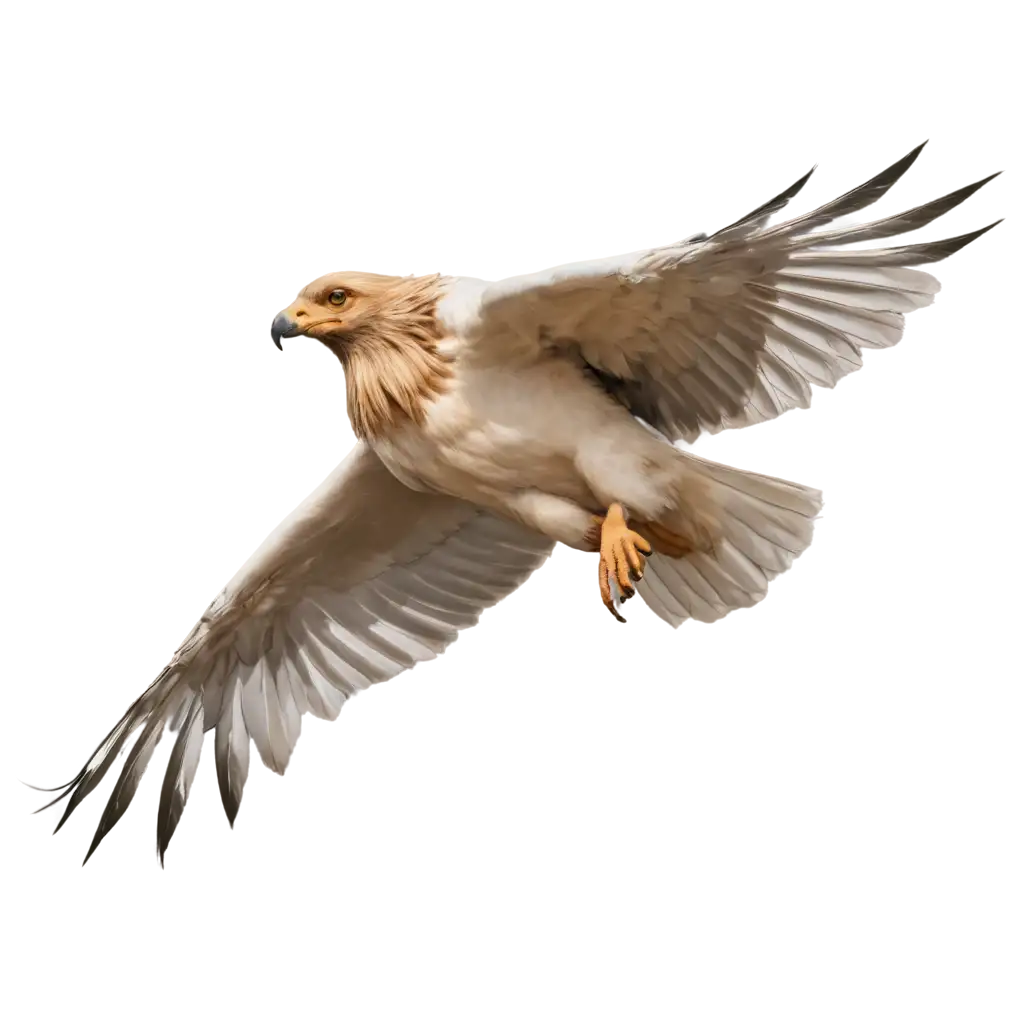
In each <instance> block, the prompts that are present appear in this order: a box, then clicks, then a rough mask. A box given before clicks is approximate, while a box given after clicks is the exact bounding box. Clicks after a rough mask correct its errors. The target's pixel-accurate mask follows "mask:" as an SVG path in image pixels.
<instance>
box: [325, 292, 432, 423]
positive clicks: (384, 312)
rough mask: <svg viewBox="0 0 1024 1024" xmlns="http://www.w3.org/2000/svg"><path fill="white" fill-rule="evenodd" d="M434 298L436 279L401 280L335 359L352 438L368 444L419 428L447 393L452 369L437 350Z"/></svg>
mask: <svg viewBox="0 0 1024 1024" xmlns="http://www.w3.org/2000/svg"><path fill="white" fill-rule="evenodd" d="M440 296H441V284H440V278H439V277H437V276H433V277H419V278H403V279H401V280H400V282H398V283H396V284H395V286H393V287H392V288H389V289H388V291H387V292H386V293H385V294H384V295H382V296H381V297H380V298H379V299H378V303H379V308H378V309H377V310H375V311H374V314H373V315H372V316H368V317H367V318H366V320H365V321H364V322H363V324H362V325H361V326H360V327H359V329H358V330H357V331H356V332H354V334H353V335H352V336H351V338H350V339H349V340H348V341H347V343H346V345H345V346H344V349H343V350H342V351H340V352H339V353H338V355H339V358H340V359H341V362H342V365H343V366H344V367H345V381H346V388H347V392H348V415H349V419H350V420H351V421H352V429H353V431H354V432H355V434H356V436H357V437H359V438H362V439H366V440H373V439H376V438H380V437H383V436H385V435H386V434H388V433H390V432H391V431H392V430H395V429H396V428H398V427H401V426H402V425H404V424H406V423H410V422H411V423H417V424H418V423H422V422H423V420H424V418H425V416H426V410H427V406H428V405H429V404H430V402H432V401H433V400H434V399H435V398H437V397H438V396H439V395H441V394H443V393H444V392H445V390H446V389H447V387H448V382H449V381H450V379H451V377H452V367H451V362H450V360H449V359H448V358H447V357H446V356H445V355H443V354H442V353H441V351H440V349H439V342H440V341H441V339H442V337H443V335H444V331H443V328H442V327H441V325H440V324H439V322H438V320H437V316H436V307H437V300H438V299H439V298H440Z"/></svg>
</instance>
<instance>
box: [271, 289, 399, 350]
mask: <svg viewBox="0 0 1024 1024" xmlns="http://www.w3.org/2000/svg"><path fill="white" fill-rule="evenodd" d="M403 280H405V279H404V278H401V277H390V276H387V275H385V274H364V273H356V272H349V273H338V274H327V275H326V276H324V277H319V278H317V279H316V280H315V281H313V282H312V283H311V284H308V285H306V287H305V288H303V289H302V291H300V292H299V295H298V298H296V300H295V301H294V302H293V303H292V304H291V305H290V306H289V307H288V308H287V309H283V310H281V312H280V313H278V314H277V316H276V317H274V322H273V324H272V325H271V327H270V336H271V338H273V339H274V344H275V345H276V346H277V347H278V348H281V339H282V338H295V337H298V336H299V335H300V334H304V335H306V336H307V337H310V338H315V339H316V340H317V341H320V342H322V343H323V344H324V345H326V346H327V347H328V348H329V349H331V350H332V351H333V352H334V353H335V354H337V355H342V354H343V351H344V348H345V345H346V343H347V342H348V341H350V340H351V339H352V338H353V337H354V336H355V335H357V334H358V333H359V332H360V331H361V330H365V329H366V328H368V327H370V326H372V324H373V322H374V321H375V320H376V319H378V318H379V317H381V316H382V314H384V310H385V307H386V305H387V303H386V299H387V297H388V295H389V294H390V293H392V292H393V291H394V290H395V288H396V285H398V284H400V283H401V282H402V281H403Z"/></svg>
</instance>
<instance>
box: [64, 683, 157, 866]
mask: <svg viewBox="0 0 1024 1024" xmlns="http://www.w3.org/2000/svg"><path fill="white" fill-rule="evenodd" d="M173 693H174V690H173V688H171V689H168V691H167V692H166V693H165V694H164V696H163V697H162V698H161V700H160V703H159V704H158V705H157V706H156V707H155V708H154V709H153V710H152V712H150V715H149V717H148V719H147V721H146V724H145V725H144V726H143V728H142V732H141V733H140V734H139V738H138V739H137V740H136V741H135V746H133V747H132V749H131V750H130V751H129V753H128V758H127V760H126V761H125V764H124V768H122V769H121V774H120V775H119V776H118V779H117V782H116V783H115V784H114V789H113V792H112V793H111V794H110V799H109V800H108V801H107V806H106V807H105V808H104V811H103V815H102V817H101V818H100V823H99V825H97V827H96V833H95V834H94V835H93V837H92V843H91V844H90V845H89V852H88V853H86V855H85V860H83V861H82V863H83V864H87V863H88V861H89V858H90V857H91V856H92V855H93V854H94V853H95V852H96V848H97V847H98V846H99V845H100V843H101V842H102V841H103V837H104V836H105V835H106V834H107V833H108V832H109V831H110V830H111V829H112V828H113V827H114V826H115V825H116V824H117V823H118V821H119V820H120V819H121V815H122V814H124V812H125V811H126V810H127V809H128V805H129V804H130V803H131V802H132V798H133V797H134V796H135V793H136V791H137V790H138V788H139V782H140V781H141V779H142V775H143V773H144V772H145V770H146V767H147V766H148V764H149V760H150V758H151V757H152V756H153V751H154V750H155V749H156V745H157V743H159V742H160V736H161V734H162V733H163V729H164V724H165V722H166V719H167V713H168V711H169V710H170V708H169V707H168V701H169V700H170V697H171V696H172V694H173Z"/></svg>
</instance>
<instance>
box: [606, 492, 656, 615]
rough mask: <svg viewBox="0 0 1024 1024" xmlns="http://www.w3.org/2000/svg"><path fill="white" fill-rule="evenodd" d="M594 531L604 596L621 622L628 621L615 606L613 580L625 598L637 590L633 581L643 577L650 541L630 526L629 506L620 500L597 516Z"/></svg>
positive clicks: (609, 607) (609, 609)
mask: <svg viewBox="0 0 1024 1024" xmlns="http://www.w3.org/2000/svg"><path fill="white" fill-rule="evenodd" d="M598 531H600V534H599V536H598V535H597V534H598ZM594 533H595V536H594V542H595V545H596V547H597V550H598V551H600V552H601V558H600V561H599V563H598V583H599V584H600V587H601V600H602V601H603V602H604V606H605V608H607V609H608V611H610V612H611V613H612V615H614V616H615V618H616V619H618V620H619V622H625V621H626V620H625V619H624V618H623V617H622V616H621V615H620V614H619V613H618V611H617V609H616V607H615V601H614V599H613V597H612V582H613V581H614V584H615V587H617V588H618V591H619V593H620V594H621V595H622V600H623V601H625V600H628V599H629V598H631V597H632V596H633V594H635V593H636V589H635V587H634V586H633V584H634V583H636V582H637V581H638V580H640V579H641V578H642V577H643V574H644V565H645V564H646V562H645V558H644V556H645V555H649V554H650V553H651V545H650V544H649V543H648V542H647V541H646V540H645V539H644V538H643V537H641V536H640V534H639V533H636V532H634V531H633V530H631V529H630V528H629V524H628V523H627V522H626V510H625V509H624V508H623V507H622V506H621V505H620V504H619V503H618V502H617V501H616V502H613V503H612V504H611V505H609V506H608V512H607V513H606V514H605V516H604V517H603V518H595V521H594Z"/></svg>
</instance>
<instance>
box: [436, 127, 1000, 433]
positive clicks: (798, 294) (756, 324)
mask: <svg viewBox="0 0 1024 1024" xmlns="http://www.w3.org/2000/svg"><path fill="white" fill-rule="evenodd" d="M921 149H922V146H918V147H917V148H916V149H914V150H913V151H912V152H910V153H909V154H908V155H907V156H905V157H904V158H903V159H902V160H899V161H897V162H896V163H895V164H893V165H892V166H891V167H889V168H888V169H887V170H885V171H883V172H882V173H881V174H879V175H877V176H876V177H874V178H872V179H871V180H870V181H868V182H865V183H864V184H863V185H861V186H860V187H858V188H855V189H854V190H853V191H852V192H848V193H847V194H846V195H844V196H842V197H840V198H839V199H836V200H834V201H832V202H830V203H826V204H825V205H824V206H822V207H819V208H818V209H817V210H814V211H812V212H811V213H808V214H805V215H804V216H802V217H797V218H795V219H793V220H790V221H787V222H785V223H782V224H778V225H777V226H774V227H769V226H768V221H769V219H770V218H771V216H772V215H773V214H774V213H776V212H778V211H779V210H781V209H782V208H783V207H784V206H785V205H786V204H787V203H788V202H789V201H790V200H791V199H792V198H793V197H794V196H795V195H796V194H797V192H799V191H800V189H801V188H802V187H803V185H804V184H805V183H806V181H807V179H808V178H809V177H810V174H809V173H808V174H807V175H805V176H804V177H803V178H801V179H800V180H799V181H797V182H796V183H795V184H794V185H792V186H791V187H790V188H788V189H786V191H785V192H782V193H781V194H780V195H778V196H776V197H775V198H774V199H772V200H770V201H769V202H767V203H765V204H764V205H763V206H761V207H758V209H756V210H754V211H752V212H751V213H749V214H747V216H745V217H742V218H740V219H739V220H738V221H736V222H735V223H734V224H730V225H729V226H728V227H726V228H723V229H722V230H721V231H719V232H717V233H716V234H714V235H712V236H711V237H710V238H709V237H706V236H703V235H698V236H694V237H693V238H690V239H687V240H686V241H685V242H680V243H677V244H675V245H669V246H666V247H664V248H660V249H653V250H647V251H643V252H636V253H630V254H629V255H626V256H617V257H612V258H610V259H605V260H596V261H593V262H590V263H579V264H571V265H568V266H564V267H556V268H554V269H551V270H546V271H543V272H541V273H539V274H531V275H528V276H525V277H516V278H509V279H508V280H505V281H500V282H497V283H494V284H491V285H488V286H486V287H484V288H482V289H480V290H479V291H478V293H477V296H476V300H475V301H473V300H472V299H471V300H470V301H468V302H466V301H463V302H461V303H460V302H459V301H458V299H457V297H455V301H453V303H452V304H451V305H450V306H449V308H450V309H451V310H452V312H453V315H455V316H457V317H458V318H459V320H460V324H459V328H460V330H461V331H462V332H463V334H464V336H468V337H469V338H470V340H471V341H472V342H473V344H474V349H475V352H476V354H477V355H478V356H479V357H480V358H492V359H500V360H509V361H512V360H516V359H530V358H535V357H537V356H539V355H540V354H541V353H543V352H544V351H545V350H560V351H563V352H571V353H572V354H574V355H575V356H576V357H578V358H579V359H580V360H581V364H582V365H583V366H585V367H586V368H587V369H589V370H590V371H591V372H592V373H593V374H594V376H595V377H596V378H597V379H598V380H599V381H600V382H601V384H602V385H603V386H604V387H605V388H606V389H607V390H608V391H609V392H610V393H611V394H613V395H614V396H615V397H616V398H617V399H618V400H619V401H620V402H622V404H623V405H625V406H626V407H627V408H628V409H629V410H630V411H631V412H632V413H633V414H634V415H636V416H638V417H639V418H640V419H642V420H645V421H646V422H647V423H649V424H650V425H651V426H653V427H655V428H656V429H658V430H659V431H661V432H662V433H663V434H665V435H666V436H668V437H669V438H670V439H671V440H673V441H675V440H680V439H682V440H686V441H693V440H695V439H696V438H697V436H698V435H699V434H700V433H701V432H702V431H707V432H709V433H716V432H718V431H720V430H724V429H727V428H729V427H743V426H747V425H749V424H751V423H758V422H760V421H762V420H767V419H772V418H774V417H775V416H778V415H780V414H781V413H783V412H785V411H786V410H787V409H793V408H796V407H800V408H806V407H807V406H808V405H809V404H810V400H811V387H810V386H811V385H812V384H817V385H820V386H821V387H833V386H834V385H835V384H836V382H837V381H838V380H839V379H840V378H841V377H844V376H845V375H846V374H848V373H851V372H852V371H854V370H856V369H859V368H860V366H861V349H862V348H886V347H888V346H890V345H893V344H895V343H896V342H897V341H898V340H899V339H900V336H901V335H902V333H903V314H904V313H906V312H908V311H910V310H913V309H918V308H919V307H921V306H926V305H928V304H929V303H930V302H931V301H932V299H933V297H934V295H935V293H936V292H937V291H938V289H939V284H938V282H937V281H936V280H935V278H934V277H932V276H931V275H929V274H927V273H924V272H922V271H918V270H912V269H909V268H911V267H914V266H917V265H919V264H923V263H933V262H935V261H937V260H941V259H943V258H944V257H946V256H949V255H950V254H951V253H954V252H956V251H957V250H958V249H960V248H962V247H963V246H965V245H966V244H967V243H968V242H971V241H973V240H974V239H975V238H977V237H978V236H979V235H981V234H983V233H984V232H985V231H988V230H989V228H991V227H994V226H995V225H992V224H990V225H989V226H988V227H985V228H982V229H981V230H979V231H973V232H971V233H969V234H965V235H960V236H958V237H956V238H948V239H945V240H943V241H939V242H931V243H925V244H920V245H904V246H898V247H895V248H888V249H842V248H838V247H841V246H845V245H848V244H850V243H856V242H870V241H874V240H877V239H881V238H889V237H892V236H894V235H899V234H903V233H904V232H907V231H911V230H914V229H916V228H920V227H923V226H925V225H926V224H929V223H931V221H933V220H935V219H936V218H937V217H939V216H940V215H941V214H943V213H945V212H947V211H948V210H951V209H952V208H953V207H955V206H957V205H958V204H959V203H961V202H963V201H964V200H965V199H966V198H967V197H968V196H970V195H971V194H973V193H974V192H976V191H977V190H978V189H979V188H980V187H981V186H982V185H984V184H985V183H986V182H987V181H990V180H991V179H992V178H993V177H995V175H991V176H990V177H988V178H984V179H983V180H981V181H978V182H975V183H974V184H973V185H968V186H966V187H965V188H961V189H958V190H957V191H956V192H951V193H950V194H949V195H947V196H943V197H942V198H941V199H937V200H935V201H934V202H931V203H926V204H925V205H923V206H918V207H915V208H914V209H912V210H908V211H907V212H905V213H901V214H897V215H895V216H892V217H887V218H885V219H883V220H876V221H874V222H871V223H867V224H861V225H858V226H852V227H846V228H835V229H833V230H819V229H822V228H823V227H825V226H826V225H828V224H830V223H831V222H832V221H835V220H836V219H837V218H840V217H844V216H847V215H849V214H853V213H856V212H857V211H859V210H862V209H864V208H865V207H867V206H869V205H871V204H872V203H873V202H875V201H876V200H877V199H879V198H880V197H881V196H883V195H884V194H885V193H886V192H887V191H888V190H889V188H890V187H891V186H892V185H893V184H894V183H895V182H896V181H897V180H898V179H899V178H900V177H901V176H902V175H903V173H904V172H905V171H906V170H907V168H908V167H910V165H911V164H912V163H913V162H914V160H915V159H916V158H917V156H918V154H919V153H920V152H921ZM997 223H998V222H997ZM467 297H468V296H467Z"/></svg>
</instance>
